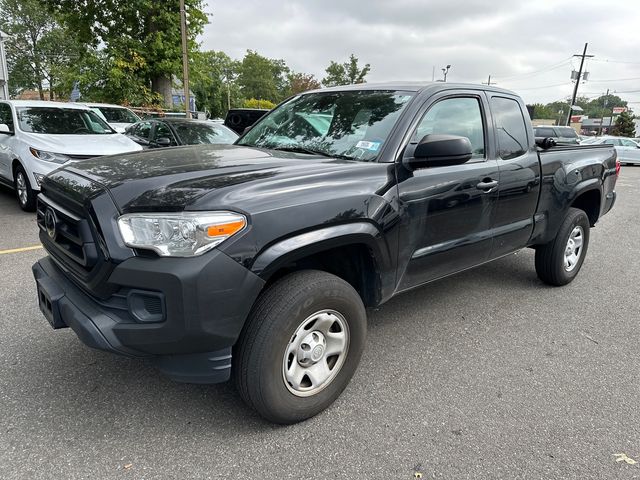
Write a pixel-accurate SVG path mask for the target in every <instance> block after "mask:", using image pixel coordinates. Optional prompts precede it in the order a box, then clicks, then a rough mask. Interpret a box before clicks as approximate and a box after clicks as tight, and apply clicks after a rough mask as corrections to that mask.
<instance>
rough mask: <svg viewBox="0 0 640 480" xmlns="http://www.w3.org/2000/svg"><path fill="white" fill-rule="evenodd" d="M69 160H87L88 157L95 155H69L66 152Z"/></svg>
mask: <svg viewBox="0 0 640 480" xmlns="http://www.w3.org/2000/svg"><path fill="white" fill-rule="evenodd" d="M67 157H69V158H70V159H71V160H89V159H90V158H93V157H95V155H69V154H67Z"/></svg>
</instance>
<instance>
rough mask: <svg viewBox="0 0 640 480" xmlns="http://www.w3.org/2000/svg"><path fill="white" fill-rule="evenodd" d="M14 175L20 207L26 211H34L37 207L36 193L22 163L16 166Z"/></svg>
mask: <svg viewBox="0 0 640 480" xmlns="http://www.w3.org/2000/svg"><path fill="white" fill-rule="evenodd" d="M13 176H14V180H13V186H14V188H15V190H16V197H17V198H18V204H19V205H20V208H21V209H22V210H24V211H26V212H33V211H34V210H35V209H36V194H35V192H34V191H33V189H32V188H31V184H30V183H29V177H27V174H26V172H25V171H24V168H22V165H18V166H17V167H16V169H15V172H14V175H13Z"/></svg>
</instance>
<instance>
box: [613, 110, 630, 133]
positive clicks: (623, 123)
mask: <svg viewBox="0 0 640 480" xmlns="http://www.w3.org/2000/svg"><path fill="white" fill-rule="evenodd" d="M611 133H612V135H616V136H618V137H632V138H633V137H635V136H636V132H635V125H634V123H633V118H632V117H631V115H629V114H628V113H627V112H622V113H621V114H620V115H618V118H616V123H615V125H614V126H613V129H612V131H611Z"/></svg>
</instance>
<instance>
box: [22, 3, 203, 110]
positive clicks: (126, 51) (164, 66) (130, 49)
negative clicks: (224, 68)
mask: <svg viewBox="0 0 640 480" xmlns="http://www.w3.org/2000/svg"><path fill="white" fill-rule="evenodd" d="M20 1H21V0H20ZM41 1H43V2H45V3H46V4H47V5H48V6H49V8H50V9H51V10H52V11H53V12H54V13H56V14H57V15H59V16H60V18H61V19H62V20H63V21H64V22H65V24H66V25H67V26H68V27H69V29H70V30H71V31H74V32H76V34H77V35H78V36H79V38H80V39H81V40H82V41H83V42H84V43H86V44H87V45H91V46H93V47H94V48H96V49H100V50H101V51H104V53H106V55H107V56H108V58H109V59H110V60H111V65H112V68H116V69H117V68H118V67H119V66H121V65H124V66H125V68H129V67H130V66H131V65H135V66H136V68H135V71H132V70H131V69H130V68H129V70H128V72H127V73H126V75H130V74H132V73H133V74H135V76H137V77H138V78H139V84H140V85H144V86H146V87H150V88H151V90H152V91H153V92H157V93H159V94H161V95H162V98H163V99H164V103H165V104H166V105H171V103H172V97H171V88H172V77H173V76H174V75H179V76H180V77H181V76H182V75H181V72H182V47H181V40H180V39H181V35H180V2H179V0H165V1H162V2H158V1H154V0H85V1H83V2H78V1H76V0H41ZM185 4H186V9H187V15H188V34H189V50H190V51H194V50H195V49H196V37H197V35H198V34H200V33H201V32H202V29H203V27H204V25H205V24H206V23H207V17H206V15H205V13H204V12H203V11H202V7H203V5H204V0H185ZM112 73H114V75H115V74H116V72H112ZM126 75H125V76H126ZM115 76H117V75H115Z"/></svg>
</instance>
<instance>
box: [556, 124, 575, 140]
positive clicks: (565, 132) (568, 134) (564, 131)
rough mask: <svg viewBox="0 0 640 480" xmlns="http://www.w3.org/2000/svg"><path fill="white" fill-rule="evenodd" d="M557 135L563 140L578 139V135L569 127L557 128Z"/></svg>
mask: <svg viewBox="0 0 640 480" xmlns="http://www.w3.org/2000/svg"><path fill="white" fill-rule="evenodd" d="M558 133H560V136H561V137H565V138H578V134H577V133H576V131H575V130H574V129H573V128H571V127H559V128H558Z"/></svg>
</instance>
